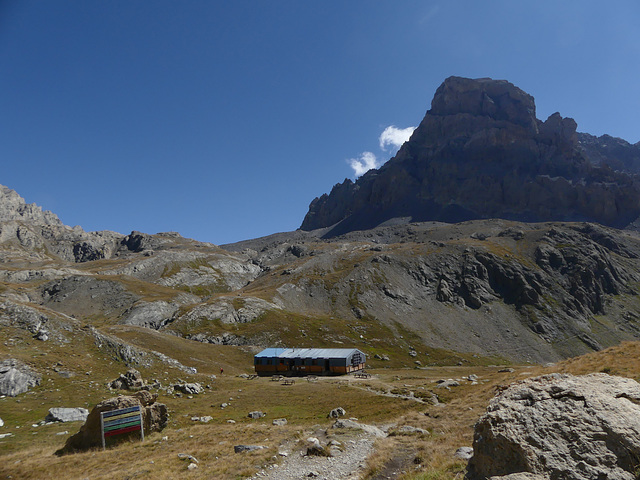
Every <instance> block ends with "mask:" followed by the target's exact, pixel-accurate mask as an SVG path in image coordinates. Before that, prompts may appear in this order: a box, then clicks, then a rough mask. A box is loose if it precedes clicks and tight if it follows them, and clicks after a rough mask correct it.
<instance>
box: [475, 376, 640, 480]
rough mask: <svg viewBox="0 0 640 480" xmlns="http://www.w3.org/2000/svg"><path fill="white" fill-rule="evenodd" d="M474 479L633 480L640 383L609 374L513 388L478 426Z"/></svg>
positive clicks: (638, 459)
mask: <svg viewBox="0 0 640 480" xmlns="http://www.w3.org/2000/svg"><path fill="white" fill-rule="evenodd" d="M473 452H474V454H473V457H472V458H471V460H470V461H469V465H468V472H467V479H468V480H479V479H484V478H487V477H494V476H503V475H511V474H521V473H529V474H535V475H540V476H549V477H551V478H562V479H566V480H584V479H596V478H609V479H619V480H632V479H635V478H637V477H636V475H637V471H638V468H639V467H640V384H638V383H637V382H635V381H634V380H631V379H629V378H621V377H613V376H609V375H606V374H603V373H599V374H591V375H586V376H579V377H577V376H572V375H561V374H551V375H545V376H542V377H537V378H530V379H526V380H523V381H520V382H518V383H515V384H513V385H511V386H509V387H508V388H507V389H506V390H504V391H503V392H501V393H499V394H498V395H497V396H496V397H494V398H493V399H492V400H491V403H490V404H489V407H488V409H487V413H486V414H485V415H484V416H482V417H481V418H480V420H479V421H478V422H477V424H476V426H475V434H474V442H473Z"/></svg>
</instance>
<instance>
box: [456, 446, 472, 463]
mask: <svg viewBox="0 0 640 480" xmlns="http://www.w3.org/2000/svg"><path fill="white" fill-rule="evenodd" d="M453 456H454V457H456V458H459V459H461V460H469V459H470V458H471V457H473V448H471V447H460V448H459V449H457V450H456V453H454V454H453Z"/></svg>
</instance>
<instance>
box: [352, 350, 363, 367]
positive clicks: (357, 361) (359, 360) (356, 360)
mask: <svg viewBox="0 0 640 480" xmlns="http://www.w3.org/2000/svg"><path fill="white" fill-rule="evenodd" d="M361 363H362V355H360V352H356V353H354V354H353V357H351V365H360V364H361Z"/></svg>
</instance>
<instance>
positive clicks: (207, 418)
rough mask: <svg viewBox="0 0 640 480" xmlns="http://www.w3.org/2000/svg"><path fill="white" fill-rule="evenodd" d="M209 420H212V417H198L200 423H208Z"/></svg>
mask: <svg viewBox="0 0 640 480" xmlns="http://www.w3.org/2000/svg"><path fill="white" fill-rule="evenodd" d="M211 420H213V417H211V416H209V415H207V416H205V417H200V421H201V422H202V423H209V422H210V421H211Z"/></svg>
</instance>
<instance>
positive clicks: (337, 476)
mask: <svg viewBox="0 0 640 480" xmlns="http://www.w3.org/2000/svg"><path fill="white" fill-rule="evenodd" d="M375 438H376V437H374V436H372V435H367V434H362V435H360V436H359V437H357V438H355V439H353V440H347V441H346V442H345V443H344V444H343V446H344V451H343V452H341V453H340V454H339V455H338V456H336V457H316V456H305V455H304V452H302V451H299V450H295V451H291V452H290V451H285V452H286V453H287V456H286V457H284V459H283V461H282V462H281V463H280V464H276V465H272V466H271V467H270V468H268V469H266V470H262V471H260V472H258V473H256V474H255V475H254V476H253V477H252V480H265V479H269V480H299V479H302V478H317V479H319V480H356V479H357V478H359V476H360V473H361V472H362V469H363V468H364V465H365V460H366V458H367V457H368V456H369V454H370V453H371V450H372V448H373V442H374V441H375Z"/></svg>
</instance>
